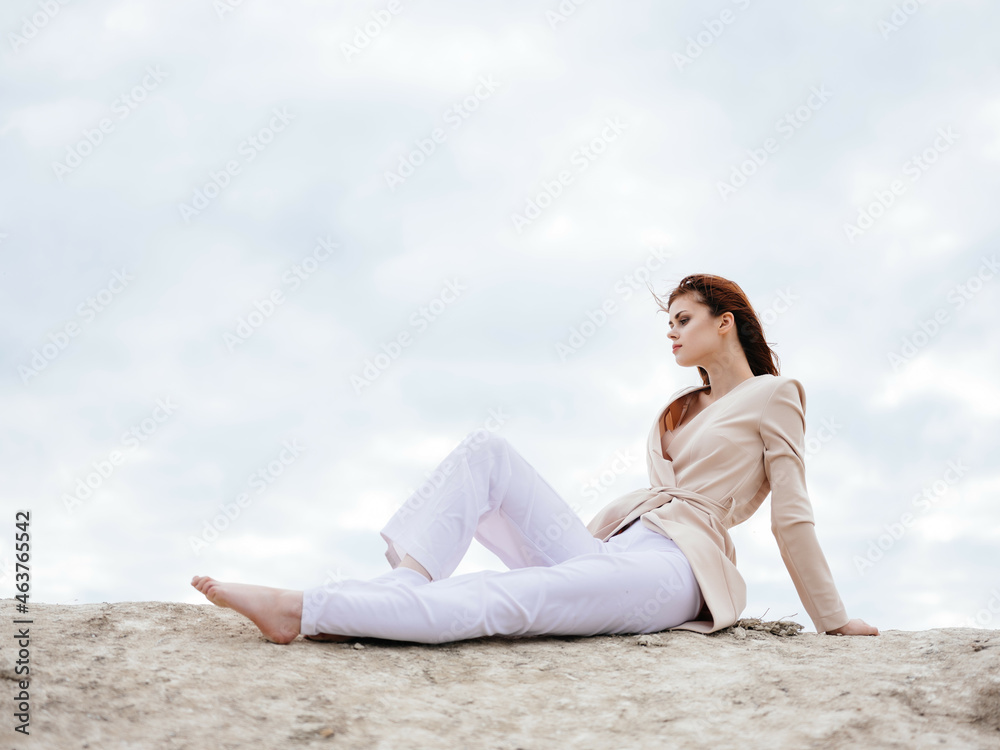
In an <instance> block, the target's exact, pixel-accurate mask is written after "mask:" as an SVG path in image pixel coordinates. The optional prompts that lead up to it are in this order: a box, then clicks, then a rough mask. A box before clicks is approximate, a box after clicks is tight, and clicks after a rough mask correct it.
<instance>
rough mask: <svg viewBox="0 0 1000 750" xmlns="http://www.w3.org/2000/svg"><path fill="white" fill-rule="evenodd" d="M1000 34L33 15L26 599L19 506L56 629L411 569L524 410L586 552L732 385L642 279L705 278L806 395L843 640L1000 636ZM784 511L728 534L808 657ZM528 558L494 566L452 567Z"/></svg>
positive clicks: (822, 14)
mask: <svg viewBox="0 0 1000 750" xmlns="http://www.w3.org/2000/svg"><path fill="white" fill-rule="evenodd" d="M998 22H1000V10H998V9H997V8H996V7H995V5H994V4H992V3H988V2H986V0H979V1H977V0H965V1H962V0H955V1H952V2H938V3H922V2H916V0H911V1H910V2H908V3H903V4H900V3H897V2H890V1H889V0H876V1H875V2H867V3H861V2H856V3H831V2H815V1H813V0H810V1H809V2H804V3H797V4H794V5H787V4H786V5H783V6H780V7H779V6H778V5H775V4H766V3H760V2H756V0H736V1H733V2H720V1H717V2H712V3H708V4H706V3H673V4H669V5H668V4H663V3H649V2H645V3H631V4H627V5H622V4H611V3H599V2H587V3H582V4H580V5H575V4H573V3H572V2H570V1H569V0H567V1H566V2H563V3H562V4H561V5H560V4H559V3H557V2H556V0H551V1H550V2H544V3H521V2H516V3H511V2H507V3H475V4H472V3H458V2H437V3H412V4H411V3H410V2H408V1H407V0H392V1H391V2H385V1H383V0H379V1H378V2H365V3H345V4H333V3H320V2H291V3H282V4H276V3H263V2H260V1H259V0H244V1H243V2H237V1H236V0H228V1H227V0H217V1H216V2H212V0H187V1H186V2H176V3H152V2H123V1H116V0H104V1H103V2H92V3H82V2H80V3H77V2H57V1H56V0H45V1H42V0H38V1H36V2H30V1H29V0H11V1H10V2H8V3H5V4H4V8H3V11H2V12H0V32H2V34H0V49H2V61H0V65H2V68H0V70H2V72H0V154H2V171H0V198H2V201H0V258H2V263H0V313H2V314H0V337H2V338H0V344H2V345H0V357H2V360H3V363H2V364H3V366H2V369H0V420H2V422H0V424H2V432H0V481H2V483H3V493H2V501H0V502H2V509H3V515H2V518H0V523H2V524H5V525H6V530H4V531H2V532H0V563H2V566H3V568H2V570H0V577H2V586H3V593H2V596H3V597H10V596H12V595H13V593H14V580H13V570H12V565H13V562H14V548H13V538H14V537H13V535H14V521H15V518H14V514H15V511H16V510H19V509H28V510H30V513H31V527H30V528H31V564H32V580H31V586H32V588H31V596H32V599H33V601H36V602H49V603H65V604H71V603H83V602H102V601H108V602H115V601H131V600H135V601H146V600H160V601H179V602H204V601H205V600H204V598H203V597H202V596H201V595H200V594H198V592H196V591H194V590H193V589H192V588H191V587H190V586H189V583H188V582H189V581H190V579H191V577H192V576H193V575H196V574H204V575H212V576H214V577H216V578H220V579H222V580H237V581H244V582H251V583H261V584H266V585H271V586H281V587H288V588H306V587H309V586H315V585H319V584H320V583H322V582H323V581H324V580H326V579H327V578H328V577H330V576H340V577H349V578H369V577H372V576H375V575H378V574H379V573H381V572H383V571H384V570H386V569H387V568H388V563H387V562H386V560H385V558H384V556H383V553H384V551H385V545H384V543H383V541H382V539H381V538H380V536H379V534H378V530H379V529H380V528H381V527H382V525H383V524H384V523H385V522H386V521H387V520H388V518H389V517H390V516H391V514H392V513H393V511H394V510H395V509H396V508H397V507H398V506H399V505H400V504H401V503H402V502H403V500H405V499H406V497H408V496H409V494H410V493H411V492H413V490H414V489H415V488H416V487H417V486H419V484H420V483H421V482H423V481H424V479H425V477H426V476H427V474H428V473H429V472H430V471H432V470H433V468H434V467H435V466H436V465H437V464H438V462H440V461H441V460H442V459H443V458H444V456H445V455H447V453H448V452H449V451H451V450H452V448H454V447H455V446H456V445H457V444H458V442H459V441H460V440H461V439H462V438H463V437H465V436H466V435H467V434H468V433H469V432H471V431H472V430H475V429H477V428H479V427H482V426H484V425H485V424H486V423H487V420H488V419H489V418H490V416H491V414H492V415H494V417H496V415H498V414H499V415H502V418H503V424H502V427H501V433H502V434H503V435H504V436H506V437H507V438H508V439H509V440H510V441H511V443H512V444H513V445H514V446H515V447H516V448H517V449H518V451H519V452H520V453H521V454H522V455H523V456H524V457H525V458H526V459H527V460H528V461H529V462H530V463H531V464H532V465H533V466H534V467H535V468H536V469H537V470H538V471H539V472H540V473H541V474H542V475H543V476H544V477H545V478H546V480H547V481H549V482H550V483H551V484H552V485H553V486H554V487H555V488H556V489H557V490H558V491H559V492H560V494H562V496H563V497H564V498H565V499H566V500H567V502H568V503H570V504H571V505H572V506H573V507H574V509H575V510H576V511H577V512H578V514H579V515H580V517H581V518H582V519H583V520H584V521H588V520H590V519H591V518H592V517H593V516H594V515H595V514H596V513H597V511H598V510H599V509H600V508H601V507H602V506H603V505H604V504H605V503H607V502H610V501H611V500H613V499H614V498H616V497H618V496H620V495H623V494H625V493H627V492H630V491H631V490H633V489H635V488H637V487H645V486H648V484H649V480H648V477H647V476H646V474H645V459H644V454H643V450H644V443H645V439H646V436H647V434H648V431H649V428H650V425H651V424H652V422H653V420H654V418H655V416H656V414H657V412H658V410H659V409H661V408H662V407H663V406H664V405H665V403H666V401H667V399H668V398H669V397H670V395H671V394H673V393H674V392H676V391H677V390H679V389H680V388H682V387H684V386H686V385H690V384H698V383H700V380H699V379H698V375H697V372H696V371H695V370H693V369H684V368H681V367H678V366H677V365H675V364H674V363H673V357H672V355H671V353H670V349H669V345H668V341H667V338H666V334H667V330H668V327H667V321H666V315H665V314H663V313H660V314H658V313H657V308H656V305H655V303H654V301H653V299H652V297H651V295H650V294H649V291H648V290H647V287H646V284H647V283H648V284H649V285H650V287H652V288H653V289H654V290H655V291H656V292H657V293H659V294H666V293H667V292H669V290H670V289H671V288H672V286H673V285H675V284H676V283H677V282H678V281H679V280H680V279H681V278H682V277H683V276H685V275H687V274H689V273H713V274H718V275H721V276H725V277H727V278H730V279H733V280H735V281H736V282H737V283H739V284H740V286H741V287H742V288H743V289H744V290H745V291H746V293H747V294H748V295H749V297H750V298H751V301H752V303H753V305H754V306H755V308H756V309H757V310H758V312H759V313H760V314H761V315H762V317H763V319H764V321H765V331H766V334H767V338H768V341H769V342H772V343H773V345H774V348H775V351H776V352H777V353H778V356H779V357H780V360H781V372H782V374H783V375H788V376H791V377H795V378H797V379H799V380H800V381H801V382H802V383H803V385H804V387H805V389H806V393H807V397H808V400H807V414H806V416H807V438H809V450H808V457H807V477H808V483H809V490H810V497H811V499H812V502H813V505H814V510H815V517H816V524H817V534H818V536H819V539H820V542H821V544H822V546H823V548H824V551H825V553H826V556H827V559H828V561H829V563H830V566H831V569H832V570H833V572H834V577H835V580H836V581H837V584H838V588H839V590H840V592H841V596H842V598H843V599H844V601H845V603H846V605H847V607H848V612H849V613H850V615H851V616H852V617H861V618H863V619H865V620H866V621H867V622H869V623H871V624H874V625H877V626H878V627H879V628H881V629H893V628H896V629H906V630H916V629H924V628H932V627H950V626H962V625H972V624H978V625H979V626H980V627H991V628H996V627H1000V568H998V566H997V564H996V562H995V561H996V556H995V552H996V550H997V548H998V545H1000V504H998V503H997V497H998V492H1000V471H998V467H997V462H996V457H997V456H998V455H1000V435H998V430H997V426H998V418H1000V387H998V385H997V383H998V378H997V371H998V365H1000V332H998V330H997V328H996V325H995V322H996V320H997V313H998V310H1000V307H998V292H997V290H998V287H1000V279H998V278H997V273H998V271H1000V268H998V266H997V240H998V237H1000V233H998V222H997V218H996V204H997V196H998V190H1000V180H998V166H1000V94H998V91H1000V75H998V65H997V58H996V55H995V52H994V50H995V40H996V37H997V31H998ZM602 309H604V310H609V309H610V310H613V312H610V313H608V314H605V315H604V317H603V318H602V317H601V315H600V314H599V313H598V311H600V310H602ZM595 318H596V319H597V320H599V322H600V324H599V325H596V324H595V325H593V326H591V325H588V324H589V321H591V320H592V319H595ZM574 334H578V337H577V338H574ZM621 454H624V455H627V456H631V457H633V458H634V461H631V462H630V464H629V466H628V467H627V468H626V470H625V471H624V472H620V471H618V472H616V471H614V470H612V466H613V465H614V466H618V467H620V466H621V464H620V463H615V460H616V457H618V456H619V455H621ZM88 482H89V485H90V486H88ZM95 485H96V486H95ZM587 487H591V488H595V489H597V490H599V492H595V491H593V490H592V491H585V490H586V488H587ZM233 508H236V509H238V510H237V511H235V512H234V511H233ZM226 513H230V514H233V513H235V515H234V516H233V517H232V518H231V519H227V520H228V523H227V522H226V521H220V520H219V519H220V518H224V517H225V516H224V514H226ZM769 513H770V503H769V502H767V503H765V504H764V506H763V507H762V508H761V509H760V510H759V511H758V513H757V515H756V516H754V517H753V518H752V519H750V520H749V521H747V522H746V523H745V524H743V525H741V526H739V527H736V528H734V529H733V530H732V531H731V534H732V536H733V539H734V541H735V542H736V546H737V550H738V561H739V568H740V570H741V572H742V573H743V575H744V577H745V579H746V581H747V584H748V605H747V608H746V610H745V611H744V615H745V616H761V615H764V614H765V613H766V616H767V618H768V619H771V618H778V617H786V616H787V617H791V618H792V619H795V620H797V621H799V622H802V623H803V624H805V625H806V627H807V629H810V630H811V629H812V624H811V622H810V621H809V619H808V616H807V615H806V613H805V611H804V609H803V607H802V606H801V603H800V602H799V600H798V597H797V595H796V592H795V589H794V587H793V586H792V583H791V579H790V578H789V576H788V573H787V571H786V570H785V568H784V565H783V563H782V561H781V557H780V555H779V553H778V549H777V545H776V543H775V540H774V538H773V536H772V535H771V533H770V528H769ZM213 522H214V523H215V524H216V526H225V528H224V529H223V530H221V531H216V532H215V533H214V534H213V533H211V531H210V530H209V527H210V525H211V524H212V523H213ZM502 567H503V566H502V563H500V562H499V560H498V559H497V558H495V557H494V556H493V555H492V554H491V553H489V552H488V551H486V550H485V549H484V548H483V547H481V546H480V545H479V544H478V543H476V542H474V543H473V546H472V547H471V548H470V550H469V553H468V555H467V557H466V559H465V560H464V562H463V563H462V565H461V566H460V567H459V569H458V571H456V572H457V573H463V572H472V571H475V570H481V569H487V568H492V569H502Z"/></svg>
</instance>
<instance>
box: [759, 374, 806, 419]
mask: <svg viewBox="0 0 1000 750" xmlns="http://www.w3.org/2000/svg"><path fill="white" fill-rule="evenodd" d="M767 380H768V381H769V385H768V386H767V387H765V388H762V389H761V390H762V391H763V394H762V395H763V396H764V408H765V411H766V410H767V408H768V407H769V406H777V407H779V408H780V407H785V408H787V407H792V408H793V409H795V410H796V411H802V412H803V413H805V409H806V389H805V386H804V385H802V381H801V380H799V379H798V378H793V377H791V376H789V375H772V376H770V377H769V378H767Z"/></svg>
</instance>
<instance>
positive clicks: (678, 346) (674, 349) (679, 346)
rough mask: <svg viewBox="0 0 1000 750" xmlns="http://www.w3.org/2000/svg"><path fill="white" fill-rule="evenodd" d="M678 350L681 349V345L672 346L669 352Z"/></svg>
mask: <svg viewBox="0 0 1000 750" xmlns="http://www.w3.org/2000/svg"><path fill="white" fill-rule="evenodd" d="M680 348H681V345H680V344H674V348H673V349H671V350H670V351H672V352H676V351H677V350H678V349H680Z"/></svg>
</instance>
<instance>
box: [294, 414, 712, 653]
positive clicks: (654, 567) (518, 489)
mask: <svg viewBox="0 0 1000 750" xmlns="http://www.w3.org/2000/svg"><path fill="white" fill-rule="evenodd" d="M380 534H381V535H382V538H383V539H384V540H385V541H386V543H387V545H388V550H387V551H386V553H385V554H386V558H387V559H388V561H389V564H390V565H391V566H392V568H393V570H391V571H389V572H387V573H385V574H383V575H381V576H378V577H377V578H373V579H371V580H367V581H366V580H356V579H350V580H344V581H337V582H335V583H333V584H327V585H324V586H318V587H315V588H311V589H306V590H305V591H304V592H303V606H302V623H301V628H300V630H301V632H302V634H303V635H315V634H317V633H333V634H339V635H346V636H360V637H372V638H384V639H389V640H399V641H410V642H415V643H445V642H448V641H458V640H464V639H467V638H479V637H482V636H491V635H524V636H534V635H576V636H590V635H598V634H605V633H653V632H657V631H660V630H664V629H666V628H669V627H673V626H675V625H679V624H680V623H682V622H686V621H687V620H692V619H695V617H696V616H697V614H698V612H699V611H700V610H701V608H702V605H703V603H704V602H703V599H702V595H701V589H700V588H699V586H698V583H697V581H696V580H695V577H694V574H693V573H692V571H691V566H690V564H689V563H688V560H687V558H686V557H685V556H684V553H682V552H681V550H680V548H679V547H678V546H677V544H676V543H675V542H674V541H673V540H672V539H668V538H667V537H665V536H663V535H662V534H659V533H657V532H655V531H653V530H651V529H648V528H646V527H645V526H644V525H643V524H642V522H641V521H639V520H638V519H637V521H636V522H634V523H632V524H631V525H629V527H628V528H626V529H625V531H623V532H622V533H620V534H617V535H615V536H613V537H611V538H610V539H609V540H608V541H607V542H604V541H601V540H600V539H597V538H596V537H594V536H592V535H591V533H590V532H589V531H588V530H587V527H586V525H585V523H584V522H583V521H582V520H581V519H580V517H579V516H578V515H577V514H576V513H575V512H574V511H573V509H572V508H571V507H570V506H569V505H568V504H567V503H566V502H565V501H564V500H563V499H562V498H561V497H560V496H559V495H558V494H557V493H556V491H555V490H554V489H553V488H552V487H551V486H550V485H549V484H548V482H546V481H545V480H544V479H543V478H542V476H541V475H540V474H538V472H537V471H535V469H534V468H533V467H532V466H531V465H530V464H529V463H528V462H527V461H525V460H524V458H523V457H522V456H521V455H520V454H519V453H518V452H517V451H516V450H514V448H513V446H511V445H510V443H509V442H508V441H507V440H506V438H503V437H501V436H499V435H496V434H494V433H491V432H489V431H488V430H486V429H482V428H481V429H479V430H476V431H474V432H471V433H469V435H467V436H466V438H465V439H464V440H462V442H461V443H459V445H458V446H457V447H456V448H455V449H454V450H453V451H452V452H451V453H450V454H448V456H447V457H446V458H445V460H444V461H442V462H441V464H439V465H438V467H437V468H436V469H435V471H434V473H433V475H432V476H430V477H429V478H428V479H427V481H425V482H424V483H423V484H422V485H421V487H420V488H419V489H418V490H417V491H416V492H414V493H413V494H412V495H411V496H410V497H409V498H408V499H407V500H406V502H404V503H403V505H402V506H401V507H400V508H399V509H398V510H397V511H396V513H395V514H394V515H393V516H392V518H390V519H389V522H388V523H387V524H386V525H385V526H384V527H383V529H382V530H381V532H380ZM472 539H477V540H478V541H479V542H480V543H481V544H482V545H483V546H485V547H486V548H487V549H489V550H490V551H492V552H493V553H494V554H495V555H497V557H499V558H500V559H501V560H502V561H503V563H504V564H505V565H506V566H507V567H508V568H510V570H506V571H496V570H487V571H480V572H476V573H467V574H464V575H457V576H452V575H451V574H452V572H453V571H454V570H455V568H456V567H457V566H458V564H459V562H461V560H462V557H463V556H464V555H465V552H466V550H467V549H468V548H469V545H470V543H471V541H472ZM407 554H409V555H411V556H412V557H413V558H414V559H415V560H416V561H417V562H419V563H420V564H421V565H423V566H424V568H425V569H426V570H427V571H428V572H429V573H430V574H431V577H432V581H428V580H427V579H426V578H425V577H424V576H423V575H421V574H420V573H418V572H416V571H415V570H411V569H409V568H400V567H398V566H399V563H400V561H401V560H402V558H403V557H405V556H406V555H407Z"/></svg>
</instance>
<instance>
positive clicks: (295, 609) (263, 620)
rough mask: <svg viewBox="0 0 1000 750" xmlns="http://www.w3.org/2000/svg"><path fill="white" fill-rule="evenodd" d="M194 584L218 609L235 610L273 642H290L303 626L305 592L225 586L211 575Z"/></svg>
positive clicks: (235, 584)
mask: <svg viewBox="0 0 1000 750" xmlns="http://www.w3.org/2000/svg"><path fill="white" fill-rule="evenodd" d="M191 585H192V586H194V587H195V588H196V589H198V590H199V591H200V592H201V593H203V594H204V595H205V596H206V597H208V600H209V601H210V602H212V604H215V605H217V606H219V607H228V608H229V609H235V610H236V611H237V612H239V613H240V614H241V615H243V616H245V617H249V618H250V620H251V621H253V624H254V625H256V626H257V627H258V628H260V632H261V633H263V634H264V637H265V638H267V639H268V640H269V641H272V642H273V643H280V644H286V643H291V642H292V641H294V640H295V638H296V637H297V636H298V634H299V628H300V627H301V625H302V592H301V591H292V590H291V589H276V588H271V587H270V586H255V585H253V584H249V583H224V582H222V581H216V580H215V579H214V578H209V577H208V576H195V577H194V578H192V579H191Z"/></svg>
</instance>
